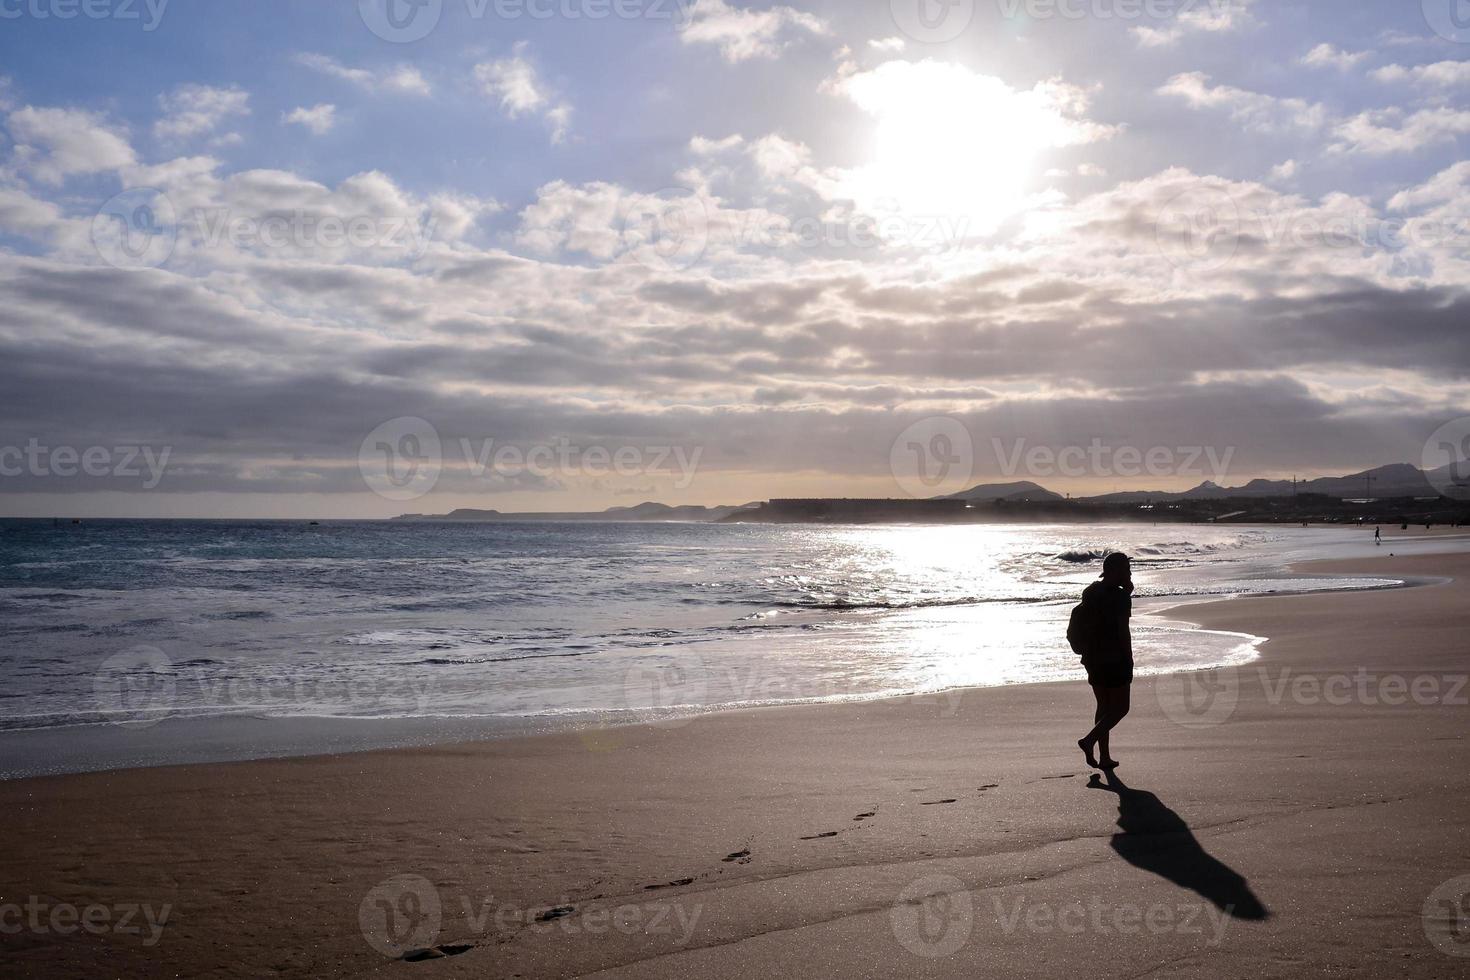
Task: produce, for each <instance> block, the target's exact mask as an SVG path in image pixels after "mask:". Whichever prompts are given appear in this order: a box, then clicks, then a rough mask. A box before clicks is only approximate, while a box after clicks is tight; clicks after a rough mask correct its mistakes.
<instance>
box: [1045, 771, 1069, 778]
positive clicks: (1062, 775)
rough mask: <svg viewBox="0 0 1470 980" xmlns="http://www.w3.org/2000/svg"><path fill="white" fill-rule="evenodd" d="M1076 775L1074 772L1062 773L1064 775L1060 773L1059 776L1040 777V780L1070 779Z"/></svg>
mask: <svg viewBox="0 0 1470 980" xmlns="http://www.w3.org/2000/svg"><path fill="white" fill-rule="evenodd" d="M1076 775H1077V774H1076V773H1075V772H1064V773H1062V774H1061V775H1059V776H1042V777H1041V778H1042V779H1072V778H1073V777H1075V776H1076Z"/></svg>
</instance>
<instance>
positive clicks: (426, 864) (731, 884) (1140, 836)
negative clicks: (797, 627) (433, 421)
mask: <svg viewBox="0 0 1470 980" xmlns="http://www.w3.org/2000/svg"><path fill="white" fill-rule="evenodd" d="M1384 550H1385V551H1388V550H1391V545H1386V546H1385V549H1384ZM1351 569H1352V570H1357V571H1364V572H1374V573H1381V572H1382V571H1383V570H1385V569H1389V570H1392V571H1393V572H1397V573H1402V574H1406V575H1425V576H1453V577H1454V578H1455V581H1453V582H1450V583H1447V584H1440V585H1431V586H1425V587H1420V588H1413V589H1400V590H1390V591H1382V592H1374V593H1368V594H1356V595H1354V594H1324V595H1312V596H1297V597H1279V598H1276V597H1271V598H1257V599H1240V600H1232V601H1226V602H1217V603H1212V604H1209V605H1203V606H1192V607H1189V608H1188V610H1187V611H1181V612H1178V613H1176V614H1175V615H1176V616H1177V617H1179V618H1185V619H1188V620H1190V621H1194V622H1199V623H1201V624H1204V625H1207V626H1210V627H1213V628H1223V629H1235V630H1241V631H1246V632H1251V633H1256V634H1260V635H1266V636H1269V637H1270V638H1271V639H1270V641H1269V642H1268V643H1266V644H1265V645H1264V646H1263V647H1262V659H1261V660H1260V661H1258V662H1257V663H1255V664H1252V665H1250V666H1247V667H1244V668H1241V669H1238V670H1236V671H1234V672H1223V673H1222V672H1215V673H1212V674H1210V675H1207V676H1206V675H1173V676H1171V677H1166V678H1144V679H1141V680H1140V681H1139V682H1138V683H1137V684H1135V686H1134V706H1135V707H1134V712H1133V714H1132V715H1131V716H1130V717H1129V718H1128V719H1127V720H1126V721H1125V722H1124V723H1123V725H1122V727H1121V728H1120V729H1119V731H1118V732H1117V734H1116V737H1115V740H1114V752H1115V754H1116V755H1117V756H1118V757H1119V758H1120V759H1121V760H1122V761H1123V763H1124V764H1123V767H1122V768H1121V769H1119V770H1118V775H1119V776H1121V778H1122V782H1123V783H1125V784H1126V787H1125V786H1115V787H1113V789H1112V791H1110V790H1109V789H1107V788H1105V787H1096V786H1089V772H1088V770H1087V769H1086V768H1085V766H1084V765H1083V764H1082V759H1081V755H1080V753H1079V752H1078V751H1077V750H1076V749H1075V747H1074V745H1073V741H1074V740H1075V739H1076V738H1077V737H1078V735H1080V734H1081V733H1082V731H1083V730H1085V728H1086V727H1087V724H1086V719H1087V718H1088V717H1089V716H1090V712H1091V695H1090V692H1089V691H1088V689H1087V688H1086V687H1085V686H1084V685H1083V684H1081V683H1067V684H1038V685H1029V686H1018V687H1011V688H998V689H997V688H992V689H979V690H968V691H962V692H952V693H951V694H949V695H945V696H942V697H924V698H903V699H895V700H890V701H882V702H871V703H864V704H842V705H820V706H803V707H791V708H772V709H762V710H752V711H740V712H732V713H728V714H721V715H713V716H706V717H702V718H698V719H695V720H693V721H690V722H688V723H686V724H682V725H679V726H676V727H633V728H623V729H611V730H603V731H595V732H585V733H580V734H576V733H572V734H561V735H554V736H543V737H534V738H516V739H505V740H498V741H489V742H480V743H473V744H464V745H452V746H442V747H437V748H430V749H413V750H403V751H387V752H373V753H364V754H357V755H342V756H327V757H317V758H305V759H293V760H283V761H265V762H249V763H239V764H229V765H209V766H183V767H171V768H158V769H142V770H129V771H122V772H111V773H96V774H89V775H77V776H64V777H54V778H40V779H29V780H19V781H13V782H7V783H0V801H3V804H4V807H5V813H6V814H7V815H8V818H9V819H8V821H7V823H8V824H9V826H10V833H9V834H8V835H7V836H8V841H7V844H6V848H5V859H4V863H3V867H0V906H5V905H7V904H11V905H21V906H25V905H27V904H33V905H34V908H33V910H31V911H26V910H25V909H24V908H22V909H20V910H18V911H17V912H6V911H5V910H4V909H3V908H0V972H3V973H5V974H7V975H33V976H72V975H78V976H80V975H87V976H103V975H105V976H172V975H187V976H195V975H211V976H262V975H280V974H285V975H304V976H315V977H331V976H349V975H372V976H439V977H447V976H466V977H468V976H476V977H494V976H527V977H530V976H571V975H579V974H586V973H592V972H596V971H607V972H608V974H609V975H618V976H689V977H707V976H777V975H787V974H795V975H801V976H807V977H866V976H872V977H892V976H904V975H913V976H926V977H927V976H954V977H1047V978H1053V977H1066V976H1069V975H1070V976H1079V977H1081V976H1085V977H1088V978H1107V977H1140V976H1150V977H1244V976H1249V977H1257V978H1258V977H1302V976H1324V975H1330V976H1343V977H1347V976H1355V977H1356V976H1361V977H1374V978H1379V977H1396V976H1415V977H1449V976H1467V975H1470V920H1467V919H1466V918H1464V917H1465V915H1466V913H1467V910H1470V901H1467V900H1466V899H1465V897H1464V892H1465V891H1470V879H1466V880H1465V881H1464V882H1462V883H1460V884H1464V885H1465V886H1466V887H1465V888H1464V889H1461V888H1459V885H1458V884H1453V883H1452V884H1450V885H1447V886H1444V888H1443V889H1442V894H1441V895H1440V896H1438V897H1445V898H1448V899H1450V900H1451V903H1452V904H1441V903H1440V902H1438V901H1437V900H1436V901H1433V902H1430V906H1429V908H1430V911H1431V913H1432V914H1431V916H1430V917H1429V919H1428V920H1426V918H1425V915H1424V912H1425V908H1426V902H1428V901H1430V899H1431V893H1432V892H1434V891H1435V889H1436V888H1437V887H1440V886H1442V885H1444V883H1446V882H1451V881H1452V879H1455V878H1456V877H1457V876H1462V875H1470V806H1467V803H1470V793H1467V789H1470V738H1467V721H1470V708H1467V707H1466V701H1467V698H1470V691H1467V690H1466V688H1465V685H1464V679H1465V677H1466V674H1467V672H1470V615H1467V612H1466V610H1467V609H1470V556H1465V555H1454V556H1423V557H1416V558H1404V557H1397V558H1392V559H1390V558H1387V557H1386V556H1385V557H1384V558H1382V559H1375V560H1374V561H1365V562H1357V563H1354V564H1352V565H1351ZM1360 670H1361V671H1363V673H1360ZM1283 682H1284V683H1283ZM1401 685H1402V687H1401ZM1416 685H1417V686H1416ZM1186 695H1192V696H1193V697H1192V700H1190V701H1188V702H1186V700H1185V696H1186ZM1120 823H1121V824H1122V827H1120ZM32 896H34V901H33V899H32ZM1454 902H1458V903H1459V904H1458V905H1455V904H1453V903H1454ZM88 906H96V907H100V908H99V909H98V910H95V911H92V912H90V913H86V914H90V915H91V916H92V917H93V918H92V922H91V927H90V928H88V929H83V928H79V927H76V926H74V925H73V924H72V922H71V920H70V919H69V918H68V914H69V913H68V911H67V910H69V909H72V908H76V909H78V910H80V911H79V914H82V913H83V912H85V909H86V907H88ZM165 906H167V915H166V922H165V923H164V924H163V926H162V931H161V933H158V934H157V935H159V937H160V938H159V940H158V942H157V943H156V944H154V945H148V941H149V940H150V938H151V935H150V926H149V924H148V919H147V915H148V914H151V915H152V918H153V920H154V921H155V922H157V921H158V920H159V919H160V917H162V916H163V915H164V911H165ZM129 907H136V908H137V909H138V911H137V912H135V913H134V914H133V915H132V917H131V919H130V921H129V923H128V925H127V926H126V927H125V928H122V929H118V928H115V926H116V924H117V923H116V920H117V919H118V918H119V917H120V916H121V915H123V914H124V913H125V912H126V911H127V909H128V908H129ZM565 907H571V911H569V912H566V914H558V913H557V912H556V911H553V910H558V909H564V908H565ZM1456 908H1458V909H1459V914H1460V916H1461V918H1460V920H1459V921H1458V922H1457V921H1456V913H1455V909H1456ZM58 910H59V911H58ZM104 912H105V913H106V915H107V917H108V920H107V924H105V925H104V924H103V922H102V919H101V916H102V914H103V913H104ZM17 914H19V915H20V916H21V917H23V919H24V921H22V920H20V919H17V917H16V916H17ZM56 915H59V918H53V916H56ZM538 916H542V917H544V918H545V921H536V919H537V917H538ZM18 922H19V923H20V928H19V929H18V931H17V930H16V928H15V927H16V925H17V923H18ZM37 923H39V925H37ZM1426 923H1427V924H1428V928H1429V930H1430V932H1432V933H1433V934H1434V936H1435V938H1437V939H1438V940H1439V943H1440V946H1442V947H1444V950H1448V952H1446V951H1444V950H1442V949H1441V948H1440V947H1439V946H1436V945H1434V944H1433V943H1432V942H1431V939H1430V938H1429V935H1428V934H1427V933H1426ZM57 926H59V927H60V929H58V928H56V927H57ZM68 926H72V928H71V929H70V930H69V931H67V932H65V934H62V932H61V930H65V929H67V927H68ZM134 926H140V927H141V930H140V931H139V932H132V931H129V930H131V929H132V927H134ZM1457 927H1458V930H1459V931H1458V932H1457V931H1456V928H1457ZM390 933H391V935H388V934H390ZM369 937H370V938H371V939H374V940H379V941H381V942H382V943H384V946H383V948H384V949H387V950H388V952H389V953H392V952H394V951H395V950H401V949H402V948H404V946H440V947H444V948H446V951H448V952H451V953H455V954H456V955H451V956H447V957H443V958H435V959H428V960H422V961H417V962H405V961H402V960H399V959H394V958H392V957H391V956H390V955H387V954H385V952H383V951H380V949H378V948H374V945H373V944H372V942H370V938H369ZM394 938H396V939H397V940H399V941H400V943H401V944H403V945H399V946H395V945H393V944H392V943H391V942H390V940H391V939H394ZM460 947H467V948H463V949H462V950H461V948H460ZM1453 953H1458V954H1460V955H1459V956H1456V955H1452V954H1453Z"/></svg>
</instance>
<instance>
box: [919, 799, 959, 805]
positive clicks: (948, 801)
mask: <svg viewBox="0 0 1470 980" xmlns="http://www.w3.org/2000/svg"><path fill="white" fill-rule="evenodd" d="M955 802H957V801H956V800H955V799H954V798H953V797H951V798H949V799H947V800H925V801H924V802H922V803H920V804H919V806H938V805H939V804H941V803H955Z"/></svg>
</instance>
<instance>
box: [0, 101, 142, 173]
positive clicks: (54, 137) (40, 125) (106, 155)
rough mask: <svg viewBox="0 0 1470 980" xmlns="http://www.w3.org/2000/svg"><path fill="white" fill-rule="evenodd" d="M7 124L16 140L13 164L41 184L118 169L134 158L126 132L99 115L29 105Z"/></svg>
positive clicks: (129, 163)
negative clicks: (120, 130) (77, 175)
mask: <svg viewBox="0 0 1470 980" xmlns="http://www.w3.org/2000/svg"><path fill="white" fill-rule="evenodd" d="M6 122H7V125H8V126H9V129H10V135H11V136H12V138H13V139H14V140H15V156H14V161H13V163H14V166H15V167H16V168H17V169H19V170H20V171H21V172H22V173H26V174H28V175H30V176H32V177H34V178H35V179H37V180H39V181H41V182H42V183H47V184H59V183H61V182H62V181H63V180H65V179H66V178H67V177H70V176H73V175H76V174H93V173H100V172H104V171H109V170H119V169H121V168H123V167H127V166H130V165H132V163H133V162H134V160H135V157H134V155H133V148H132V147H131V146H130V145H129V144H128V140H127V137H126V135H125V134H124V133H122V132H119V131H118V130H117V129H115V128H113V127H112V126H110V125H109V124H107V123H106V122H104V121H103V119H102V117H101V116H100V115H98V114H96V113H91V112H84V111H82V110H78V109H49V108H36V107H34V106H26V107H24V108H22V109H17V110H16V111H15V112H12V113H11V114H10V115H9V117H8V118H7V120H6Z"/></svg>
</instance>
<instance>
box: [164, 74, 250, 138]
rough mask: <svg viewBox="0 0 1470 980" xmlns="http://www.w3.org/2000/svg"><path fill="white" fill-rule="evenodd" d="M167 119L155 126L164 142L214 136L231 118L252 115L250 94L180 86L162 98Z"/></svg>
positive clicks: (232, 90)
mask: <svg viewBox="0 0 1470 980" xmlns="http://www.w3.org/2000/svg"><path fill="white" fill-rule="evenodd" d="M158 105H159V108H161V109H162V110H163V111H164V117H163V118H162V119H160V120H158V122H156V123H154V124H153V134H154V135H155V136H157V137H159V138H160V139H174V140H181V139H188V138H190V137H193V136H202V135H204V134H206V133H212V132H214V131H215V130H216V129H217V128H219V125H220V124H221V123H222V122H224V121H225V120H226V119H228V118H229V117H231V116H245V115H249V114H250V94H249V93H248V92H246V91H244V90H243V89H240V88H236V87H230V88H213V87H211V86H208V85H180V86H179V87H178V88H176V89H174V90H173V91H172V92H168V93H166V94H164V95H160V96H159V97H158Z"/></svg>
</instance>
